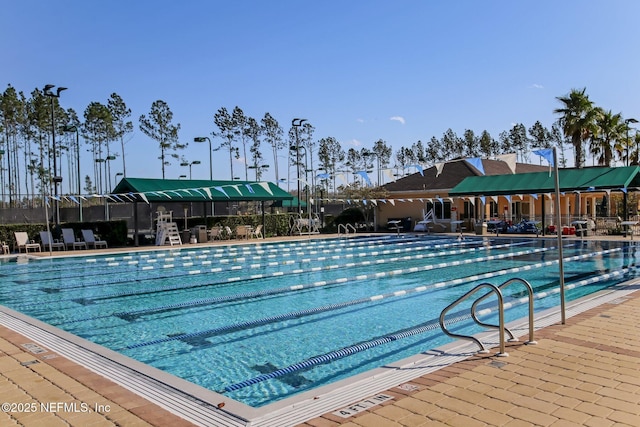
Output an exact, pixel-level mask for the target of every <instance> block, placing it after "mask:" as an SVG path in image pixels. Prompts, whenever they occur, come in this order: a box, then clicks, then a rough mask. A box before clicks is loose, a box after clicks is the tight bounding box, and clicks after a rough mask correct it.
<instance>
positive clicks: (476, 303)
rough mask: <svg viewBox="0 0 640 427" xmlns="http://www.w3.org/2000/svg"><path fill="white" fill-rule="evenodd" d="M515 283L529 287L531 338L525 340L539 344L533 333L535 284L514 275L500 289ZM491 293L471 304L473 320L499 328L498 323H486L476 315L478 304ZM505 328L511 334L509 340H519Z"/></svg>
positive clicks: (487, 326) (486, 325) (528, 343)
mask: <svg viewBox="0 0 640 427" xmlns="http://www.w3.org/2000/svg"><path fill="white" fill-rule="evenodd" d="M515 283H521V284H523V285H524V286H525V288H526V289H527V296H528V298H527V299H528V304H529V339H528V340H527V341H525V344H527V345H534V344H537V342H536V341H535V340H534V338H533V334H534V326H533V286H531V284H530V283H529V282H528V281H526V280H525V279H521V278H519V277H514V278H512V279H509V280H507V281H506V282H504V283H502V284H501V285H499V286H498V289H500V291H502V290H503V289H504V288H506V287H507V286H509V285H511V284H515ZM489 295H491V294H490V293H487V294H485V295H484V296H481V297H480V298H478V299H477V300H475V302H474V303H473V305H472V306H471V317H472V318H473V320H475V322H476V323H477V324H478V325H480V326H484V327H485V328H494V329H498V325H491V324H489V323H485V322H482V321H481V320H480V319H478V317H477V315H476V308H477V307H478V305H479V304H480V303H481V302H482V301H484V300H485V299H487V298H488V297H489ZM504 330H505V331H506V332H507V333H508V334H509V336H510V337H511V338H510V339H509V341H518V339H517V338H515V336H514V335H513V333H511V331H510V330H509V328H506V327H505V328H504Z"/></svg>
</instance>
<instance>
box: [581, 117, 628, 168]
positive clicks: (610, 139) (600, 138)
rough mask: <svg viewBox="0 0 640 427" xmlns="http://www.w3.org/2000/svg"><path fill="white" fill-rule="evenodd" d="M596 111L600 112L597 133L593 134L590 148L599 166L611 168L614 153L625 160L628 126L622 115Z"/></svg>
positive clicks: (597, 119)
mask: <svg viewBox="0 0 640 427" xmlns="http://www.w3.org/2000/svg"><path fill="white" fill-rule="evenodd" d="M596 109H597V110H598V112H599V114H598V116H597V117H596V122H595V124H596V126H597V132H595V133H593V134H592V136H591V144H590V146H589V148H590V150H591V154H593V155H594V156H595V157H596V160H597V162H598V165H601V166H611V162H612V161H613V153H614V151H615V153H616V154H617V155H618V158H619V159H624V154H625V147H626V146H627V145H626V144H624V143H623V142H624V141H625V132H626V129H627V125H626V124H625V123H624V121H623V120H622V114H620V113H617V114H613V112H612V111H611V110H609V111H604V110H602V109H601V108H596Z"/></svg>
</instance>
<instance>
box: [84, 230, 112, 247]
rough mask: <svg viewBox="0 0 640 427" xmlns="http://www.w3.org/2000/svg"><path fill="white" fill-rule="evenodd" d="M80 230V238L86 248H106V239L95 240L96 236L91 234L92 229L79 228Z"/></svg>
mask: <svg viewBox="0 0 640 427" xmlns="http://www.w3.org/2000/svg"><path fill="white" fill-rule="evenodd" d="M81 231H82V239H83V240H84V241H85V243H86V244H87V247H88V248H93V249H98V248H105V249H106V248H107V241H106V240H96V236H95V235H94V234H93V230H81Z"/></svg>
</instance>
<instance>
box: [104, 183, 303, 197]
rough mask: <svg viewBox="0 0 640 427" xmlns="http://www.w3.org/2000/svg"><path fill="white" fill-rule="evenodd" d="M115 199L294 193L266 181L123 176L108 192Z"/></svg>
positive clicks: (251, 195) (284, 195) (277, 195)
mask: <svg viewBox="0 0 640 427" xmlns="http://www.w3.org/2000/svg"><path fill="white" fill-rule="evenodd" d="M110 196H111V198H112V199H116V200H117V201H123V202H127V201H144V202H147V203H149V202H166V201H174V202H207V201H214V202H233V201H252V200H257V201H267V200H283V201H284V200H291V199H293V196H292V195H291V194H289V193H287V192H286V191H284V190H283V189H281V188H280V187H278V186H277V185H276V184H274V183H272V182H268V181H259V182H258V181H216V180H214V181H210V180H184V179H153V178H123V179H122V180H121V181H120V182H119V183H118V185H117V186H116V188H114V189H113V191H112V192H111V195H110Z"/></svg>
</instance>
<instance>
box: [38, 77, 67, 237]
mask: <svg viewBox="0 0 640 427" xmlns="http://www.w3.org/2000/svg"><path fill="white" fill-rule="evenodd" d="M54 87H56V86H55V85H45V86H44V90H43V92H44V95H45V96H48V97H49V98H51V146H52V149H53V188H54V190H53V191H54V194H55V198H54V202H55V209H54V221H55V223H56V225H57V224H59V223H60V211H59V205H58V182H62V177H59V176H58V175H57V174H58V163H57V160H56V157H57V155H56V124H55V112H54V102H53V98H60V92H62V91H63V90H67V88H66V87H61V86H58V88H57V89H56V93H53V92H52V91H51V89H53V88H54ZM58 178H59V179H58Z"/></svg>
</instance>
